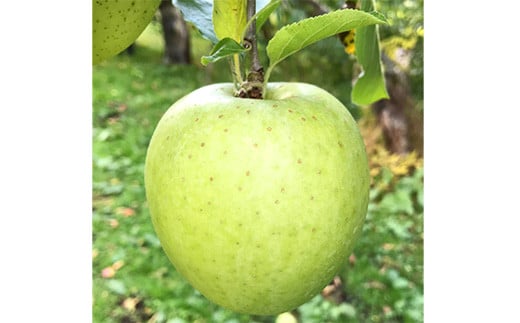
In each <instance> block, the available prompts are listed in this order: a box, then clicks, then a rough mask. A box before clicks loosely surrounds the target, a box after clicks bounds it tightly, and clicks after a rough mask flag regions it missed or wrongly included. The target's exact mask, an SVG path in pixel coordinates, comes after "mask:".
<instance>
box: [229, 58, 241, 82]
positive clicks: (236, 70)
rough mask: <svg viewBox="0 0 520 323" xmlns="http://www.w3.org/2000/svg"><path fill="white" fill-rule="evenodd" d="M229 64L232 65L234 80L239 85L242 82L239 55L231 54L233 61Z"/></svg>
mask: <svg viewBox="0 0 520 323" xmlns="http://www.w3.org/2000/svg"><path fill="white" fill-rule="evenodd" d="M231 64H232V65H233V75H234V76H235V77H234V79H235V82H236V84H238V86H240V84H242V83H243V82H244V79H243V78H242V71H241V70H240V56H239V55H238V54H235V55H233V62H232V63H231Z"/></svg>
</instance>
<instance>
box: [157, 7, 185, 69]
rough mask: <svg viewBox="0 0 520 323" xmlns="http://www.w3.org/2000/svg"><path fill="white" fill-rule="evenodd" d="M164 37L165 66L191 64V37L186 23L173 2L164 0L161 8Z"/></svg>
mask: <svg viewBox="0 0 520 323" xmlns="http://www.w3.org/2000/svg"><path fill="white" fill-rule="evenodd" d="M159 11H160V12H161V23H162V27H163V35H164V46H165V50H164V57H163V62H164V63H165V64H189V63H190V62H191V56H190V37H189V32H188V27H187V25H186V22H185V21H184V19H183V18H182V15H181V13H180V11H179V10H178V9H177V8H175V7H174V6H173V5H172V1H171V0H163V1H162V2H161V4H160V6H159Z"/></svg>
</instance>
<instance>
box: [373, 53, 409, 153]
mask: <svg viewBox="0 0 520 323" xmlns="http://www.w3.org/2000/svg"><path fill="white" fill-rule="evenodd" d="M382 61H383V62H384V63H385V64H384V65H385V80H386V88H387V90H388V94H389V96H390V98H389V99H383V100H379V101H377V102H376V103H374V104H373V105H372V109H373V111H374V113H375V114H376V115H377V118H378V121H379V125H380V126H381V128H382V130H383V136H384V141H385V145H386V148H387V149H388V150H389V151H390V152H393V153H396V154H400V155H403V154H406V153H408V152H409V151H410V148H412V147H410V144H409V133H408V132H409V131H408V128H409V127H408V118H407V116H406V112H407V111H408V110H411V109H413V103H412V101H411V96H410V89H409V84H408V77H407V76H406V74H405V73H404V71H402V70H400V69H399V68H398V67H397V66H396V64H394V63H393V62H392V61H391V60H390V59H389V58H387V57H386V56H385V55H384V54H383V55H382Z"/></svg>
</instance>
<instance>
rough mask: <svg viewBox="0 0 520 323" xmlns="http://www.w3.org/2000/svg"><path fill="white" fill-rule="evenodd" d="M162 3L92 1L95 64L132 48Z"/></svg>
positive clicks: (152, 1)
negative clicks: (129, 47)
mask: <svg viewBox="0 0 520 323" xmlns="http://www.w3.org/2000/svg"><path fill="white" fill-rule="evenodd" d="M160 2H161V1H160V0H92V64H97V63H99V62H102V61H104V60H105V59H107V58H110V57H112V56H115V55H117V54H119V53H120V52H122V51H123V50H125V49H126V48H127V47H128V46H130V45H131V44H132V43H133V42H134V41H135V40H136V39H137V37H139V35H140V34H141V33H142V32H143V30H144V29H145V28H146V26H147V25H148V24H149V23H150V21H151V20H152V17H153V15H154V13H155V11H156V10H157V8H158V7H159V4H160Z"/></svg>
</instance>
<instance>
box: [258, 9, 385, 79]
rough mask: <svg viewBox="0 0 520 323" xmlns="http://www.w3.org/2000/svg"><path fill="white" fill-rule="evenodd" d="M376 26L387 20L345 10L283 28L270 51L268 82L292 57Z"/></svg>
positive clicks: (378, 16)
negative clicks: (336, 37) (347, 33)
mask: <svg viewBox="0 0 520 323" xmlns="http://www.w3.org/2000/svg"><path fill="white" fill-rule="evenodd" d="M374 24H386V20H385V19H383V17H382V16H381V14H378V13H368V12H364V11H361V10H354V9H341V10H336V11H332V12H329V13H327V14H324V15H321V16H316V17H311V18H306V19H303V20H300V21H298V22H296V23H293V24H290V25H287V26H285V27H283V28H282V29H280V30H279V31H278V32H277V33H276V34H275V35H274V36H273V38H272V39H271V40H270V41H269V44H268V45H267V48H266V50H267V56H268V57H269V63H270V66H269V69H268V71H267V72H266V79H267V78H268V77H269V74H270V71H271V70H272V68H273V67H274V66H275V65H276V64H278V63H279V62H280V61H282V60H283V59H285V58H286V57H288V56H289V55H292V54H294V53H296V52H297V51H299V50H301V49H303V48H305V47H307V46H309V45H311V44H313V43H315V42H317V41H319V40H322V39H325V38H327V37H330V36H334V35H337V34H339V33H342V32H344V31H347V30H351V29H356V28H360V27H363V26H368V25H374Z"/></svg>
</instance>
